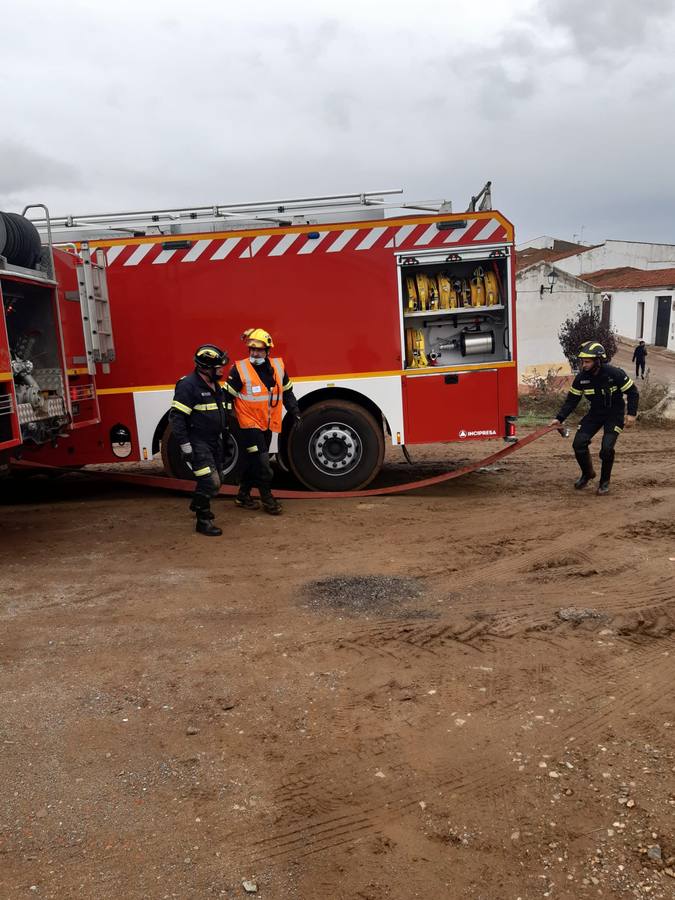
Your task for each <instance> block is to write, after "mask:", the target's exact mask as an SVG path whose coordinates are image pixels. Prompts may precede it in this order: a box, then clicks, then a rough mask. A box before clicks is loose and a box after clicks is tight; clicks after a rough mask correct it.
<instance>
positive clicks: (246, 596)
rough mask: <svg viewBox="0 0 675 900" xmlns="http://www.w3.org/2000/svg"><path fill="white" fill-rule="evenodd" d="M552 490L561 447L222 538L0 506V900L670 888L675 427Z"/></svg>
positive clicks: (43, 496)
mask: <svg viewBox="0 0 675 900" xmlns="http://www.w3.org/2000/svg"><path fill="white" fill-rule="evenodd" d="M486 452H487V449H486V445H474V446H473V447H466V446H459V447H458V446H449V447H441V448H438V447H437V448H435V449H433V450H428V451H426V452H424V453H422V452H421V451H418V452H416V454H415V456H416V458H417V460H418V462H417V463H416V465H415V469H414V474H416V475H419V476H422V475H426V474H430V473H432V472H434V471H440V470H441V469H442V468H443V467H444V465H445V463H446V462H447V460H448V459H449V460H451V462H452V463H454V464H459V463H460V462H462V461H464V460H466V459H467V458H469V457H471V456H472V454H473V455H474V456H478V455H483V454H485V453H486ZM390 466H391V467H393V469H394V471H393V472H392V471H391V470H390V472H389V475H388V476H387V477H400V472H398V469H399V463H398V461H396V462H392V463H391V464H390ZM573 477H575V471H574V465H573V462H572V459H571V449H570V446H569V442H566V443H565V442H563V441H561V440H560V438H559V437H558V436H557V435H556V434H553V435H552V436H548V437H546V438H544V439H543V440H541V441H539V442H537V443H535V444H532V445H531V446H529V447H528V448H525V449H524V450H523V451H522V452H520V453H516V454H514V455H513V456H512V457H510V459H509V460H508V461H507V462H505V463H504V464H503V465H500V466H499V467H495V468H494V469H492V470H490V471H487V472H482V473H476V474H474V475H470V476H468V477H466V478H463V479H460V480H458V481H455V482H450V483H448V484H446V485H442V486H441V487H439V488H438V489H435V490H431V491H427V492H424V493H422V492H420V493H419V494H417V495H406V496H398V497H386V498H382V499H377V498H374V499H368V500H367V501H358V500H351V501H348V500H342V501H323V502H322V501H295V502H290V501H289V502H287V503H286V504H285V514H284V516H282V517H281V518H279V519H274V518H270V517H266V516H265V515H264V514H263V513H248V512H243V511H239V510H236V509H235V508H234V507H233V506H232V504H231V503H230V502H227V501H223V503H222V506H221V507H220V508H219V517H218V519H219V522H220V524H221V525H223V527H224V528H225V529H226V534H225V536H224V537H223V538H222V539H218V540H211V539H206V538H202V537H199V536H196V535H194V534H193V533H192V532H191V531H190V520H189V517H188V515H187V514H186V500H185V498H183V497H180V496H174V495H170V494H167V495H162V494H158V493H151V492H149V491H146V490H136V489H133V488H124V489H121V488H120V487H119V486H118V487H110V486H106V485H105V484H103V483H101V482H96V481H94V482H89V481H86V480H85V479H83V478H81V477H78V476H69V477H67V478H65V479H59V480H54V481H44V480H36V479H33V480H32V481H31V482H29V483H27V484H26V485H25V486H24V487H23V488H21V489H16V488H15V489H14V490H13V492H12V491H10V492H9V493H8V492H7V489H6V488H3V490H4V491H5V502H4V504H3V505H2V506H0V524H1V525H2V534H3V538H2V551H1V552H2V554H3V560H2V570H1V579H2V591H1V594H2V599H1V601H0V652H1V654H2V657H1V658H2V682H1V685H0V704H1V711H2V718H1V720H0V774H1V776H2V785H3V792H2V797H3V802H2V812H1V815H0V897H2V898H15V897H16V898H20V897H33V896H35V897H42V898H75V897H77V898H97V900H98V898H106V900H107V898H111V900H112V898H134V900H136V898H158V900H159V898H181V900H183V898H209V897H226V898H236V897H244V896H246V889H245V887H244V886H243V882H244V881H246V882H247V885H246V886H247V887H248V888H249V889H250V890H252V889H253V887H254V886H256V887H257V892H258V896H260V897H262V898H268V900H272V898H274V900H295V898H299V900H306V898H312V900H315V898H317V900H323V898H326V900H334V898H340V900H342V898H344V900H354V898H367V900H382V898H393V900H411V898H425V900H428V898H451V900H454V898H471V900H517V898H521V900H530V898H542V897H552V898H570V900H571V898H574V900H579V898H596V897H603V898H615V897H616V898H634V897H637V898H647V897H649V898H670V897H673V895H674V893H675V890H674V889H675V878H674V877H673V876H674V874H675V861H673V859H672V857H673V855H674V854H675V837H674V829H673V822H674V819H675V746H674V740H673V738H674V737H675V699H674V689H673V685H674V684H675V639H674V634H675V432H674V431H651V430H646V429H644V430H643V429H641V430H638V431H635V432H633V433H629V434H626V435H625V436H623V437H622V438H621V441H620V442H619V445H618V462H617V467H616V477H615V481H614V485H613V488H614V489H613V492H612V494H611V495H610V496H608V497H605V498H599V497H596V496H595V495H594V494H593V493H591V492H590V491H588V492H583V493H575V492H574V491H573V490H572V489H571V482H572V479H573ZM19 501H20V502H19ZM326 579H335V581H331V582H327V581H326ZM317 582H318V583H317ZM249 882H250V883H249Z"/></svg>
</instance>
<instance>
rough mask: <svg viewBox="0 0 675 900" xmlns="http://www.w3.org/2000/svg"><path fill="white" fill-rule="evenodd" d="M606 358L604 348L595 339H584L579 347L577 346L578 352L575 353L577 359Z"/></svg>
mask: <svg viewBox="0 0 675 900" xmlns="http://www.w3.org/2000/svg"><path fill="white" fill-rule="evenodd" d="M606 358H607V354H606V353H605V348H604V347H603V346H602V344H599V343H598V342H597V341H584V342H583V344H582V345H581V347H579V352H578V353H577V359H606Z"/></svg>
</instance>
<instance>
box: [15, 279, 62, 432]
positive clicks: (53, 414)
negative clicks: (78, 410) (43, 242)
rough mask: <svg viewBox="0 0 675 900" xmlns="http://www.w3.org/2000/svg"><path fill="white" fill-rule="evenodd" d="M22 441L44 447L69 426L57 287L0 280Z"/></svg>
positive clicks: (22, 281) (21, 281)
mask: <svg viewBox="0 0 675 900" xmlns="http://www.w3.org/2000/svg"><path fill="white" fill-rule="evenodd" d="M0 282H1V285H2V303H3V307H4V316H5V322H6V327H7V337H8V343H9V347H10V353H11V366H12V374H13V379H14V391H15V394H16V406H17V412H18V417H19V424H20V428H21V438H22V441H23V442H27V441H29V442H32V443H36V444H42V443H45V442H47V441H49V440H53V439H54V438H56V437H57V436H58V435H59V433H60V432H61V431H62V429H63V427H64V426H66V425H67V424H68V421H69V411H68V404H67V400H66V388H65V384H64V377H63V355H62V348H61V346H60V341H61V331H60V325H59V322H58V318H57V312H56V296H55V287H54V286H53V285H51V284H48V285H47V284H39V283H36V282H27V281H24V280H19V279H13V278H12V277H11V276H9V275H8V276H7V277H3V278H2V279H0Z"/></svg>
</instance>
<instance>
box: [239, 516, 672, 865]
mask: <svg viewBox="0 0 675 900" xmlns="http://www.w3.org/2000/svg"><path fill="white" fill-rule="evenodd" d="M641 519H642V520H644V521H645V523H647V522H649V523H650V527H652V528H653V527H654V516H653V510H651V511H649V512H648V513H646V514H645V515H644V516H642V517H641ZM622 520H623V523H624V524H626V523H628V522H629V526H630V527H631V528H634V527H635V525H636V519H635V515H634V510H632V509H630V510H627V511H625V512H624V513H623V515H622V516H620V517H618V521H617V519H615V520H614V521H613V523H612V528H611V529H610V530H605V531H603V532H600V533H598V534H596V535H594V537H593V545H592V546H591V547H590V548H589V547H588V544H587V542H586V541H585V540H584V538H583V537H582V536H580V535H578V534H569V533H568V534H564V535H561V536H559V537H558V538H555V539H553V540H552V541H548V542H547V543H546V545H545V546H544V547H541V546H539V547H537V548H534V549H533V550H531V551H527V552H525V553H523V554H519V555H517V556H515V557H513V556H509V557H506V558H501V559H499V560H496V561H494V562H492V563H488V564H487V565H484V566H481V567H480V569H477V570H474V571H472V572H470V573H468V574H467V575H466V576H461V575H457V573H453V578H452V581H453V583H452V587H453V590H461V589H462V588H464V589H466V588H470V587H473V588H479V587H480V586H481V585H485V584H488V583H491V584H495V583H498V582H499V581H500V580H504V582H505V583H507V582H508V581H509V579H510V578H511V577H512V576H516V575H517V574H527V573H528V572H531V571H532V570H533V569H535V570H536V567H538V566H541V567H543V568H555V562H556V560H557V559H560V558H561V557H562V558H563V560H564V555H565V554H570V553H574V559H573V563H574V564H575V565H579V564H583V565H589V566H593V565H594V563H595V560H594V553H593V551H594V549H595V548H596V547H597V546H598V544H599V543H600V541H601V540H602V539H603V538H604V539H609V540H615V539H616V529H617V528H619V527H620V526H621V524H622ZM660 521H665V520H660ZM638 527H639V526H638ZM656 527H659V526H658V525H657V526H656ZM631 537H634V535H627V538H628V539H630V538H631ZM551 563H553V564H554V565H553V566H551V565H550V564H551ZM563 564H565V563H563ZM427 574H429V573H427ZM438 574H441V575H442V574H445V570H443V569H439V570H437V571H436V572H435V573H434V572H432V573H431V574H430V577H433V576H434V575H438ZM573 574H574V573H572V576H573ZM673 581H674V579H672V578H669V579H668V582H667V583H666V584H664V583H663V582H660V583H656V582H652V583H651V584H649V585H647V586H645V583H644V581H642V580H641V578H640V575H639V571H638V572H636V573H634V575H633V576H632V577H631V578H629V579H627V580H626V579H623V580H622V582H621V585H620V587H621V593H622V594H623V595H624V597H623V598H622V599H617V598H616V597H613V598H612V605H611V608H609V609H608V610H607V614H608V616H609V620H605V621H602V622H599V623H598V624H597V626H596V627H595V628H593V627H588V626H586V631H585V633H586V634H587V635H588V636H589V637H593V635H594V632H595V631H597V630H599V629H600V628H604V627H611V625H612V624H613V623H612V621H611V620H612V619H613V620H615V621H616V620H617V619H618V620H619V629H621V628H623V627H626V628H630V627H632V626H631V623H630V622H625V623H623V624H622V621H621V620H622V619H626V618H627V617H630V616H631V615H632V614H634V615H637V616H638V617H639V618H640V619H641V620H642V622H643V627H644V625H648V623H649V622H650V621H660V620H663V622H662V624H663V623H665V625H666V628H665V629H662V635H661V636H658V639H657V638H655V637H654V636H649V635H648V634H647V635H643V634H641V633H639V632H638V633H637V634H636V633H635V631H634V630H633V631H629V632H628V633H626V634H621V633H618V634H617V633H613V634H612V636H611V641H608V643H612V644H616V645H617V646H620V647H621V655H616V654H615V653H611V651H610V653H609V655H607V656H605V657H604V658H602V659H600V660H596V659H590V658H589V659H586V660H584V661H583V662H582V664H581V667H582V669H583V671H584V672H585V673H586V674H587V676H588V687H587V689H586V690H585V691H584V692H582V693H580V685H579V681H578V668H577V670H576V671H575V672H572V671H569V670H568V669H567V667H566V666H561V667H558V668H556V673H555V679H553V678H551V679H549V678H548V673H549V672H550V666H549V665H548V664H547V663H546V662H544V661H542V660H541V659H540V660H537V661H536V662H535V663H534V669H535V677H536V683H537V688H538V693H541V694H543V695H547V694H549V693H550V691H551V689H555V691H556V692H557V693H558V694H560V693H561V689H562V693H565V694H566V695H569V697H572V698H573V700H574V710H575V711H574V712H571V713H570V712H561V713H559V716H560V717H561V719H562V722H561V727H560V728H559V729H558V730H557V731H556V732H555V733H552V734H551V735H548V734H547V738H549V740H550V743H549V744H548V745H547V749H548V750H550V751H551V752H552V753H555V752H560V751H561V750H562V749H564V747H565V746H566V745H567V744H568V743H569V742H570V740H571V739H572V738H574V746H576V747H579V746H583V745H584V744H589V743H592V742H593V741H595V740H598V739H602V737H603V735H604V734H605V733H606V732H607V729H608V728H609V727H610V726H611V724H612V722H613V721H623V720H626V719H628V718H631V719H634V720H635V721H636V724H637V721H638V720H641V719H644V718H648V717H649V716H650V715H651V713H652V711H653V710H655V709H656V708H658V706H659V705H660V704H662V703H664V702H665V697H666V696H667V692H668V690H669V689H670V686H671V682H672V676H671V674H670V672H669V670H668V667H666V666H663V656H664V653H666V652H671V650H672V647H673V643H674V641H673V633H672V632H669V631H668V627H670V626H669V625H668V623H669V622H670V623H672V624H674V625H675V609H673V607H674V606H675V590H673ZM637 598H639V599H637ZM475 607H476V599H475V598H460V600H459V602H457V603H455V604H454V606H453V613H454V614H455V617H454V621H453V620H452V619H451V617H450V616H443V618H442V619H440V620H439V619H434V620H433V621H431V622H430V621H420V620H419V618H417V619H412V618H410V619H406V618H403V619H401V618H388V619H385V620H379V621H377V622H373V623H369V624H365V623H364V624H359V625H357V627H355V628H354V629H352V630H351V631H350V632H347V633H346V634H345V633H344V632H343V633H342V635H341V636H340V637H339V638H336V637H335V636H334V635H330V636H328V635H325V634H324V635H323V636H322V635H319V634H316V632H315V634H316V637H315V638H314V640H311V641H310V642H308V644H309V645H314V646H316V645H321V644H327V643H329V644H330V643H332V644H334V645H337V646H338V648H339V649H342V648H344V649H346V650H351V651H353V652H356V653H358V654H359V655H361V656H364V657H368V656H369V655H370V656H373V655H374V656H380V657H382V658H384V659H393V660H394V661H396V662H401V661H402V660H403V659H406V660H408V661H409V660H410V653H411V650H412V651H414V652H416V653H417V654H418V655H419V656H420V658H426V657H427V655H428V654H430V653H431V654H433V655H434V656H436V657H438V658H439V659H440V661H441V662H444V660H443V659H442V657H441V654H440V652H439V651H442V649H443V648H444V647H446V646H447V645H454V646H455V647H459V646H462V647H465V648H467V649H474V650H479V651H480V650H481V647H484V648H485V649H488V650H492V652H493V653H494V656H492V657H491V662H493V663H494V665H493V666H491V667H490V668H491V669H493V670H494V669H495V668H497V669H498V668H501V667H502V666H503V667H505V668H506V667H507V660H508V658H509V657H510V656H511V654H512V653H513V654H515V655H516V656H518V654H517V653H516V648H515V646H514V647H513V650H511V649H510V641H509V640H508V639H511V638H514V637H518V636H527V637H528V639H529V641H530V642H531V644H534V642H535V641H541V642H542V643H543V645H544V647H543V650H542V652H544V653H545V652H547V651H548V649H549V648H550V647H552V646H556V647H558V648H562V649H563V650H564V649H565V645H566V642H567V640H569V639H571V638H572V635H575V636H578V634H579V632H578V631H576V630H574V631H571V630H570V629H569V625H568V624H567V623H563V622H559V623H557V622H555V620H553V621H552V616H553V613H554V610H553V609H552V608H549V609H545V610H542V609H541V599H540V598H535V599H531V600H526V601H525V602H520V603H516V605H515V606H512V607H511V608H510V609H509V610H508V612H498V613H491V614H484V615H483V616H482V617H481V618H478V619H473V620H472V619H471V618H470V617H467V620H466V621H464V622H462V623H458V622H457V619H456V614H457V613H461V612H462V611H471V610H475ZM638 624H639V623H638ZM344 625H345V622H344V620H342V621H341V623H340V627H341V628H344ZM674 630H675V628H674ZM612 631H614V629H612ZM308 644H303V646H307V645H308ZM589 649H590V648H589ZM451 663H452V661H451V660H447V665H448V666H450V665H451ZM549 681H550V683H549ZM486 683H487V684H492V685H493V687H492V688H491V692H490V693H489V694H488V696H487V697H486V698H485V699H486V700H487V702H486V704H485V705H484V706H483V707H481V709H479V710H478V711H477V712H478V714H481V713H484V714H485V715H486V716H487V717H489V720H490V721H491V722H509V721H512V722H513V728H514V731H515V730H516V729H517V728H520V725H519V723H518V719H517V717H518V718H520V717H522V716H523V715H524V713H523V710H522V706H523V698H522V697H520V698H518V699H517V700H514V701H513V702H511V703H509V702H507V703H503V702H502V699H501V698H502V697H503V692H502V691H499V689H498V688H497V686H496V677H493V678H491V679H487V680H486ZM645 687H647V688H648V691H646V690H645ZM609 697H612V698H613V699H612V700H610V699H609ZM504 699H506V698H504ZM579 707H582V708H583V709H582V710H581V711H579V712H576V710H578V708H579ZM350 708H352V709H355V708H357V706H356V705H354V706H352V707H350ZM348 713H349V710H347V709H345V710H342V711H337V712H336V715H337V718H339V720H340V722H339V732H341V733H347V731H348V730H349V725H348V721H349V718H348ZM516 733H517V731H516ZM336 741H337V742H338V743H339V741H340V734H339V733H338V735H337V736H336ZM313 744H314V745H315V750H314V753H313V754H312V755H311V756H308V757H307V758H306V759H305V760H303V762H302V770H303V773H304V775H303V777H302V778H301V779H298V780H292V781H291V782H290V783H287V784H285V785H284V786H283V788H282V789H281V791H280V792H279V793H278V794H277V796H276V798H275V799H276V803H277V804H278V806H279V807H281V809H282V810H284V811H285V815H286V818H287V817H288V815H289V814H290V815H291V816H293V821H290V822H289V821H287V822H286V825H285V826H282V827H281V828H278V829H275V830H273V831H272V833H270V834H268V835H266V836H264V837H261V838H260V839H258V840H256V841H254V842H252V843H251V842H248V841H247V840H246V836H244V835H237V834H232V835H231V838H232V839H233V840H234V841H235V842H237V843H239V844H240V846H241V847H242V852H243V853H244V854H245V855H248V856H249V858H250V859H251V861H255V862H260V861H268V862H275V861H276V862H280V861H283V860H287V859H301V858H303V857H305V856H309V855H312V854H317V853H322V852H326V851H330V850H334V849H336V848H339V847H343V846H346V845H350V844H354V843H355V842H357V841H359V840H360V839H362V838H363V837H365V836H366V835H368V834H378V833H382V832H386V828H387V823H388V821H390V820H391V819H392V817H394V818H396V819H399V818H401V817H403V816H405V815H408V814H409V813H411V812H414V811H415V809H416V807H417V806H418V804H419V802H420V799H421V798H422V797H423V796H425V795H427V796H428V795H430V794H431V793H433V792H434V791H438V790H442V791H444V792H451V793H452V795H453V798H460V799H461V798H462V797H468V796H471V798H472V800H473V802H474V803H475V802H476V801H477V800H478V802H480V803H484V804H487V805H489V804H490V803H491V802H492V799H493V798H494V797H496V796H498V795H499V796H502V795H503V793H504V791H505V790H506V789H507V788H508V785H509V784H510V783H511V782H512V781H513V779H514V777H515V776H514V772H513V768H512V766H510V765H509V764H502V765H499V764H498V765H495V764H494V760H490V766H489V769H488V770H487V771H482V768H483V767H482V766H481V762H480V756H479V758H478V759H476V758H473V759H472V761H471V763H470V765H469V764H467V765H466V766H465V768H464V770H461V769H459V770H457V769H454V768H451V767H449V766H447V765H442V766H440V767H437V768H436V770H435V771H434V772H432V773H429V774H427V775H426V776H423V777H422V779H421V786H420V788H419V789H416V788H415V786H414V784H413V783H409V784H405V785H402V786H401V787H400V788H398V789H396V788H395V789H393V790H391V789H388V790H386V791H384V790H383V786H382V785H381V784H378V785H372V784H371V783H370V782H368V783H361V784H358V785H357V784H354V785H353V791H352V793H353V795H354V797H355V798H357V797H358V799H350V798H349V797H345V796H340V794H332V793H330V792H329V791H326V789H325V787H323V786H322V775H323V773H322V769H321V767H322V765H325V764H326V763H327V760H328V757H329V755H330V754H328V753H326V752H322V751H321V748H320V747H319V746H318V743H317V741H313ZM486 762H487V760H486ZM476 770H479V771H478V772H477V771H476ZM308 771H309V772H312V771H313V772H314V773H315V774H311V775H309V776H308V775H307V772H308ZM307 806H309V807H310V808H311V809H312V810H313V811H314V815H313V817H312V819H311V820H310V821H302V818H303V813H302V808H303V807H304V809H306V808H307ZM292 810H293V811H292Z"/></svg>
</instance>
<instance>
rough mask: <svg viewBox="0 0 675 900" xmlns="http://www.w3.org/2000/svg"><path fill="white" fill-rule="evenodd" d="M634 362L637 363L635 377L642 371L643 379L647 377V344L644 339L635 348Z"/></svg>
mask: <svg viewBox="0 0 675 900" xmlns="http://www.w3.org/2000/svg"><path fill="white" fill-rule="evenodd" d="M633 362H634V363H635V377H636V378H637V377H638V376H639V375H640V373H642V374H641V377H642V380H643V381H644V378H645V363H646V362H647V345H646V344H645V342H644V341H640V343H639V344H638V345H637V347H636V348H635V350H633Z"/></svg>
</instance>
